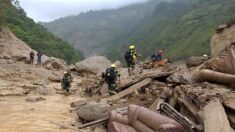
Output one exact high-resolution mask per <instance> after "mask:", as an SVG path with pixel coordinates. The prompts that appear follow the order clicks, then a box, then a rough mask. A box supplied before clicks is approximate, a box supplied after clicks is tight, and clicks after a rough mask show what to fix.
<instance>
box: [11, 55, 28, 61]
mask: <svg viewBox="0 0 235 132" xmlns="http://www.w3.org/2000/svg"><path fill="white" fill-rule="evenodd" d="M12 58H13V59H15V60H16V61H21V62H26V60H27V57H26V56H23V55H16V56H13V57H12Z"/></svg>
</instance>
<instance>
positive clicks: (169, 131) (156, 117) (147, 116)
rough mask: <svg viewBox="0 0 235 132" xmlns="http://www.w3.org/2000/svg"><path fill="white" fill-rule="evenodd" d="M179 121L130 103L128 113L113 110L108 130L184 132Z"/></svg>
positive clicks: (125, 131)
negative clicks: (123, 113)
mask: <svg viewBox="0 0 235 132" xmlns="http://www.w3.org/2000/svg"><path fill="white" fill-rule="evenodd" d="M183 130H184V129H183V127H182V125H180V124H179V123H178V122H176V121H174V120H172V119H170V118H168V117H165V116H163V115H161V114H158V113H155V112H153V111H150V110H149V109H146V108H144V107H141V106H136V105H130V106H129V107H128V114H127V115H125V116H123V115H122V114H119V113H117V112H116V111H112V112H111V113H110V118H109V124H108V132H156V131H157V132H173V131H174V132H183Z"/></svg>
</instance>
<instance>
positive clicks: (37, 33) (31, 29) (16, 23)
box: [0, 0, 83, 63]
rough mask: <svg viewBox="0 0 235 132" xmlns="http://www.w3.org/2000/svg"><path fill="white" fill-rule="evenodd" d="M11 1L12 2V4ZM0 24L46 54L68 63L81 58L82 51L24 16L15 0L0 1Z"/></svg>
mask: <svg viewBox="0 0 235 132" xmlns="http://www.w3.org/2000/svg"><path fill="white" fill-rule="evenodd" d="M12 3H13V4H12ZM0 25H2V26H7V27H9V28H10V29H11V30H12V31H13V32H14V34H15V35H16V36H17V37H18V38H19V39H21V40H22V41H24V42H26V43H27V44H29V46H30V47H31V48H33V49H35V50H37V51H39V50H40V51H42V52H43V53H44V54H46V55H48V56H54V57H58V58H63V59H65V60H66V61H67V62H68V63H73V62H77V61H78V60H80V59H82V57H83V56H82V53H81V52H80V51H78V50H76V49H75V48H73V46H72V45H70V44H68V43H67V42H65V41H63V40H61V39H59V38H57V37H55V36H54V35H52V34H51V33H49V32H48V31H47V30H46V29H45V28H44V27H42V26H41V25H39V24H36V23H35V22H34V21H33V20H32V19H30V18H28V17H27V16H26V13H25V12H24V10H23V9H22V8H21V7H20V6H19V4H18V1H15V0H1V1H0Z"/></svg>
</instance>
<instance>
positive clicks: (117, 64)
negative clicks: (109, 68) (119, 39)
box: [114, 61, 122, 70]
mask: <svg viewBox="0 0 235 132" xmlns="http://www.w3.org/2000/svg"><path fill="white" fill-rule="evenodd" d="M114 64H115V65H116V68H117V69H118V70H121V69H122V63H121V62H120V61H115V62H114Z"/></svg>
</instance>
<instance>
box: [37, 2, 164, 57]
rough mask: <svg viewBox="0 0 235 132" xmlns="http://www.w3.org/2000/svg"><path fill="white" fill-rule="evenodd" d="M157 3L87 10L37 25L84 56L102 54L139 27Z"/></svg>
mask: <svg viewBox="0 0 235 132" xmlns="http://www.w3.org/2000/svg"><path fill="white" fill-rule="evenodd" d="M160 1H162V0H155V1H151V2H149V3H140V4H134V5H131V6H127V7H123V8H120V9H114V10H101V11H89V12H87V13H81V14H80V15H77V16H69V17H65V18H61V19H58V20H55V21H53V22H50V23H41V24H42V25H43V26H45V27H46V28H48V30H49V31H51V32H52V33H54V34H55V35H56V36H58V37H60V38H62V39H63V40H66V41H68V42H71V43H74V44H75V46H76V47H77V48H79V49H81V50H82V51H83V52H84V54H85V56H91V55H95V54H104V53H105V52H106V50H107V46H108V45H110V44H111V43H114V42H116V41H118V42H120V41H121V40H126V39H127V37H128V34H131V33H132V31H133V30H134V29H136V28H137V27H138V25H140V22H141V21H142V20H144V19H145V17H146V15H150V14H151V13H152V12H153V10H154V7H155V5H156V4H157V3H159V2H160Z"/></svg>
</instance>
